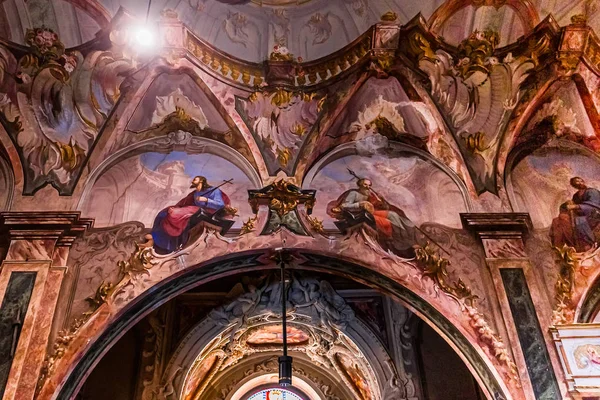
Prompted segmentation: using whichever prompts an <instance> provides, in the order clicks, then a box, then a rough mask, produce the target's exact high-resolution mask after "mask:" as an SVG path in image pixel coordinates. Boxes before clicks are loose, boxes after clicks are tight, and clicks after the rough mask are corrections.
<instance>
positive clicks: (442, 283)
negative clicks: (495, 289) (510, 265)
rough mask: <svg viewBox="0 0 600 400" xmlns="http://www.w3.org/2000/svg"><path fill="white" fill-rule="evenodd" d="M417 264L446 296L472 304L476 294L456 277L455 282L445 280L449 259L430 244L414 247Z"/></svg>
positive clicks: (424, 274)
mask: <svg viewBox="0 0 600 400" xmlns="http://www.w3.org/2000/svg"><path fill="white" fill-rule="evenodd" d="M415 253H416V261H417V264H419V265H420V266H421V269H422V270H423V276H426V277H429V278H431V279H432V280H433V281H434V282H435V284H436V285H437V286H438V287H439V288H440V289H441V290H442V292H444V293H446V294H447V295H448V296H450V297H452V298H454V299H455V300H457V301H463V302H464V303H465V304H467V305H469V306H471V307H472V306H473V305H474V304H475V301H476V300H477V298H478V296H477V295H475V294H473V292H472V291H471V289H470V288H469V287H468V286H467V285H466V284H465V283H464V282H463V280H462V279H461V278H458V281H457V282H454V283H449V282H447V280H446V277H447V276H448V270H447V267H448V265H450V261H449V260H447V259H445V258H444V257H441V256H440V255H439V254H438V253H437V252H436V251H435V250H434V249H433V248H432V247H431V246H430V245H429V243H427V244H425V246H424V247H421V246H418V247H416V248H415Z"/></svg>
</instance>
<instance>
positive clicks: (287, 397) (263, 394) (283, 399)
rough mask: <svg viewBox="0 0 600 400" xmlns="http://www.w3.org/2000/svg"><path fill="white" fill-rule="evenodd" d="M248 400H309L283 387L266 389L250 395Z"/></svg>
mask: <svg viewBox="0 0 600 400" xmlns="http://www.w3.org/2000/svg"><path fill="white" fill-rule="evenodd" d="M248 400H307V399H303V398H302V397H300V396H298V395H297V394H296V393H292V392H290V391H289V390H286V389H281V388H273V389H265V390H261V391H260V392H258V393H255V394H253V395H252V396H250V397H248Z"/></svg>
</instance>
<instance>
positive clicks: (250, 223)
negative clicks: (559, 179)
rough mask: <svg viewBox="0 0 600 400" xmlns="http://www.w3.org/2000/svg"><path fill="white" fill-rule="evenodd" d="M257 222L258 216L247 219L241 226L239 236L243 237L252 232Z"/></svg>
mask: <svg viewBox="0 0 600 400" xmlns="http://www.w3.org/2000/svg"><path fill="white" fill-rule="evenodd" d="M257 220H258V215H255V216H254V217H250V218H248V220H247V221H246V222H244V223H243V224H242V229H241V231H240V235H245V234H247V233H250V232H254V229H255V228H256V221H257Z"/></svg>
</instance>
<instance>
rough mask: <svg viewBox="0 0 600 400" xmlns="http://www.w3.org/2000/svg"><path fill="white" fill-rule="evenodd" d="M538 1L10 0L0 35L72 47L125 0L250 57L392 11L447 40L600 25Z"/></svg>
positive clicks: (315, 52)
mask: <svg viewBox="0 0 600 400" xmlns="http://www.w3.org/2000/svg"><path fill="white" fill-rule="evenodd" d="M538 3H540V2H539V1H533V2H521V1H517V0H505V1H500V2H497V1H495V2H492V1H491V0H490V1H474V0H471V1H457V0H448V1H446V2H444V1H442V0H424V1H420V2H412V1H400V0H394V1H390V0H387V1H386V0H368V1H367V0H336V1H330V0H182V1H180V0H153V1H151V3H150V10H148V5H149V3H148V2H146V1H139V0H124V1H114V0H50V1H47V0H43V1H42V0H29V1H27V2H25V1H23V0H5V1H0V37H1V38H4V39H7V40H10V41H13V42H17V43H21V44H24V43H25V32H26V30H27V29H28V28H35V27H41V26H44V27H46V28H50V29H52V30H53V31H55V32H57V33H58V35H59V37H60V38H61V40H62V41H63V43H64V44H65V45H66V46H67V47H73V46H77V45H79V44H81V43H84V42H86V41H89V40H91V39H93V38H94V36H95V34H96V32H97V31H98V30H99V29H101V28H102V27H104V26H106V25H108V23H109V21H110V20H111V18H112V17H113V16H114V15H115V14H116V13H117V11H118V10H119V8H121V7H123V8H124V9H126V10H127V11H128V12H130V13H131V14H134V15H136V16H138V17H139V18H141V19H145V18H146V15H147V13H148V11H149V14H148V20H149V21H155V20H157V19H158V18H159V15H160V12H161V11H162V10H164V9H173V10H175V11H176V12H177V13H178V15H179V18H180V19H181V20H182V21H183V22H184V23H185V24H186V25H188V26H189V27H190V28H191V30H192V31H193V32H194V33H196V35H198V36H199V37H200V38H201V39H203V40H205V41H207V42H209V43H211V44H212V45H214V46H215V47H217V48H219V49H220V50H222V51H224V52H226V53H229V54H231V55H234V56H236V57H238V58H241V59H243V60H247V61H253V62H260V61H263V60H265V59H267V58H268V55H269V54H270V53H271V51H272V50H273V48H274V47H275V46H284V47H286V48H287V49H288V50H289V52H290V53H291V54H293V55H294V56H295V57H301V58H302V59H303V60H305V61H308V60H314V59H317V58H320V57H324V56H327V55H329V54H331V53H333V52H335V51H337V50H339V49H341V48H342V47H344V46H345V45H347V44H349V43H351V42H352V41H353V40H354V39H356V38H357V37H358V36H360V35H361V34H362V33H364V32H365V31H366V30H367V29H369V27H370V26H372V25H373V24H375V23H377V22H379V21H380V18H381V16H382V15H383V14H385V13H387V12H389V11H392V12H393V13H395V14H396V15H397V22H398V23H399V24H406V23H407V22H408V21H410V20H411V19H412V18H414V17H415V16H416V15H417V14H419V13H421V15H422V16H423V17H424V18H425V19H426V20H428V23H429V25H430V26H431V27H432V28H433V30H434V31H436V32H437V33H438V34H440V35H441V36H443V37H444V38H445V39H446V41H447V42H448V43H451V44H455V45H456V44H457V43H459V42H460V41H461V40H462V39H464V38H466V37H468V36H469V34H470V33H472V32H473V31H474V30H487V29H491V30H494V31H496V32H498V33H499V35H500V46H503V45H506V44H509V43H512V42H514V41H515V40H516V39H518V37H520V36H521V35H524V34H526V33H527V32H528V31H529V30H530V29H531V28H532V27H533V26H534V25H535V24H537V22H539V21H540V19H542V18H544V17H546V15H548V14H553V16H554V17H555V19H556V20H557V21H558V23H559V24H560V25H567V24H568V23H569V19H570V17H572V16H573V15H574V14H578V13H584V14H585V15H587V19H588V24H589V25H590V26H592V27H593V28H600V11H599V10H597V9H594V8H593V7H585V5H584V4H583V3H584V2H582V3H581V4H580V5H573V6H572V7H562V8H561V7H559V6H558V5H557V6H556V7H550V8H540V7H538Z"/></svg>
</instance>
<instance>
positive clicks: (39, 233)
mask: <svg viewBox="0 0 600 400" xmlns="http://www.w3.org/2000/svg"><path fill="white" fill-rule="evenodd" d="M93 225H94V219H93V218H81V213H80V212H79V211H36V212H30V211H5V212H0V241H4V242H10V241H12V240H35V239H56V245H57V246H71V244H72V243H73V241H75V239H76V238H78V237H80V236H82V235H83V234H84V233H85V231H86V230H87V229H89V228H91V227H92V226H93Z"/></svg>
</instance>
